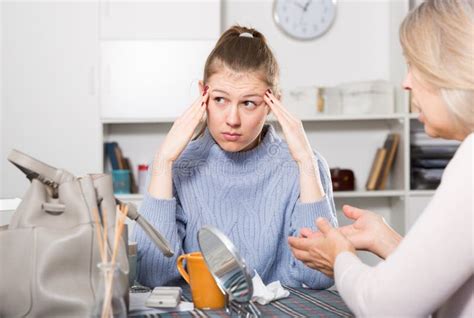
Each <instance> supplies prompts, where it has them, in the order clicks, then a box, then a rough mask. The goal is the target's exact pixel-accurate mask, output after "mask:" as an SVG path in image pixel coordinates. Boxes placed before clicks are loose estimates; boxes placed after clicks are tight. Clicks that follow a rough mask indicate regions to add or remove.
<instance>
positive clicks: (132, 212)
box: [115, 199, 174, 257]
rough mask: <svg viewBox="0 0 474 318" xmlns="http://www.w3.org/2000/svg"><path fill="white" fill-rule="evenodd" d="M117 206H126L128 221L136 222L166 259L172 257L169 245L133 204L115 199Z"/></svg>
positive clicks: (172, 253)
mask: <svg viewBox="0 0 474 318" xmlns="http://www.w3.org/2000/svg"><path fill="white" fill-rule="evenodd" d="M115 201H116V203H117V204H120V205H127V206H128V213H127V217H128V218H129V219H130V220H133V221H135V222H137V224H138V225H140V227H141V228H142V229H143V231H144V232H145V233H146V235H148V237H149V238H150V239H151V240H152V241H153V242H154V243H155V245H156V246H157V247H158V248H159V249H160V251H161V252H162V253H163V255H165V256H166V257H171V256H173V255H174V252H173V250H172V249H171V246H170V243H169V242H168V241H167V240H166V239H165V237H164V236H163V235H161V233H160V232H158V231H157V230H156V229H155V228H154V227H153V225H151V224H150V223H149V222H148V221H147V220H146V219H145V218H144V217H142V215H141V214H140V213H138V210H137V207H136V206H135V204H133V203H124V202H122V201H120V200H119V199H115Z"/></svg>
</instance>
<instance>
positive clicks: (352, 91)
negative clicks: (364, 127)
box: [338, 80, 395, 115]
mask: <svg viewBox="0 0 474 318" xmlns="http://www.w3.org/2000/svg"><path fill="white" fill-rule="evenodd" d="M338 88H339V90H340V92H341V98H342V113H343V114H345V115H360V114H392V113H393V112H394V109H395V95H394V87H393V85H392V83H390V82H388V81H383V80H376V81H367V82H353V83H346V84H341V85H339V86H338Z"/></svg>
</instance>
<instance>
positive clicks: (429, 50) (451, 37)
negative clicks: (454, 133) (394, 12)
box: [400, 0, 474, 131]
mask: <svg viewBox="0 0 474 318" xmlns="http://www.w3.org/2000/svg"><path fill="white" fill-rule="evenodd" d="M400 42H401V45H402V47H403V51H404V54H405V56H406V58H407V60H408V62H409V63H410V64H412V65H413V66H414V67H416V69H417V70H418V71H419V72H420V74H421V76H422V77H423V80H425V81H426V82H427V83H429V84H430V85H431V86H433V87H435V88H436V89H439V90H440V93H441V96H442V98H443V100H444V102H445V103H446V105H447V107H448V109H449V111H450V112H451V113H452V114H453V115H454V118H455V119H456V120H457V121H458V122H459V123H461V124H462V125H463V126H465V127H466V128H467V129H469V130H470V131H473V130H474V113H473V103H474V4H473V1H472V0H426V1H425V2H423V3H422V4H420V5H419V6H418V7H417V8H415V9H414V10H413V11H412V12H410V13H409V14H408V15H407V17H406V18H405V19H404V21H403V23H402V25H401V26H400Z"/></svg>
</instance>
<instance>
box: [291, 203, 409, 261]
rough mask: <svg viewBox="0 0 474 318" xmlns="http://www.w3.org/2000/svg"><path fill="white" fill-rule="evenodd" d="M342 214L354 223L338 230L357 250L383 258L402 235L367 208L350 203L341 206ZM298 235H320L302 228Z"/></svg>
mask: <svg viewBox="0 0 474 318" xmlns="http://www.w3.org/2000/svg"><path fill="white" fill-rule="evenodd" d="M342 211H343V212H344V215H345V216H346V217H347V218H349V219H351V220H353V221H354V223H352V224H349V225H345V226H341V227H339V228H338V230H339V231H340V232H341V233H342V234H343V235H344V236H345V237H346V238H347V239H348V240H349V241H351V243H352V245H354V247H355V248H356V249H357V250H363V251H369V252H372V253H374V254H376V255H377V256H379V257H381V258H383V259H385V258H387V256H388V255H390V254H391V253H392V252H393V251H394V250H395V249H396V248H397V246H398V244H399V243H400V241H401V240H402V237H401V236H400V235H399V234H398V233H397V232H396V231H395V230H393V229H392V228H391V227H390V226H389V225H388V224H387V222H385V219H384V218H383V217H382V216H380V215H378V214H376V213H374V212H372V211H369V210H362V209H358V208H356V207H353V206H350V205H344V206H343V207H342ZM300 236H301V237H306V238H313V237H320V236H321V233H320V232H317V231H316V232H313V231H312V230H311V229H309V228H302V229H301V230H300Z"/></svg>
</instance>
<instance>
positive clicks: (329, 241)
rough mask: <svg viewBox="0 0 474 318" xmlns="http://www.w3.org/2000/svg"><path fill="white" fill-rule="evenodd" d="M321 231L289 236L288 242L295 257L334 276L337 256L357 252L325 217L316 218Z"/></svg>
mask: <svg viewBox="0 0 474 318" xmlns="http://www.w3.org/2000/svg"><path fill="white" fill-rule="evenodd" d="M316 226H317V227H318V228H319V231H320V232H316V233H313V234H312V235H311V236H310V237H305V236H304V235H302V236H300V237H289V238H288V243H289V244H290V247H291V250H292V252H293V255H294V256H295V258H297V259H299V260H300V261H302V262H303V263H304V264H305V265H306V266H308V267H311V268H313V269H316V270H319V271H320V272H322V273H324V274H325V275H327V276H330V277H332V276H334V263H335V262H336V257H337V255H339V254H340V253H342V252H345V251H348V252H351V253H355V248H354V246H353V245H352V244H351V242H350V241H349V240H348V239H347V238H346V237H345V236H344V235H343V234H342V233H341V232H340V231H338V230H337V229H335V228H333V227H332V226H331V224H330V223H329V222H328V221H327V220H326V219H323V218H318V219H317V220H316Z"/></svg>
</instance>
